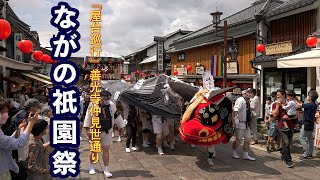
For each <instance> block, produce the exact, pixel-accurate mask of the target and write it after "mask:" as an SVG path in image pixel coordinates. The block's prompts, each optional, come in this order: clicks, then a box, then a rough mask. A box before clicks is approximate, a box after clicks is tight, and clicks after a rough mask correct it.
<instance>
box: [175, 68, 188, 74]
mask: <svg viewBox="0 0 320 180" xmlns="http://www.w3.org/2000/svg"><path fill="white" fill-rule="evenodd" d="M177 71H178V75H180V76H183V75H188V70H187V68H186V67H183V68H177Z"/></svg>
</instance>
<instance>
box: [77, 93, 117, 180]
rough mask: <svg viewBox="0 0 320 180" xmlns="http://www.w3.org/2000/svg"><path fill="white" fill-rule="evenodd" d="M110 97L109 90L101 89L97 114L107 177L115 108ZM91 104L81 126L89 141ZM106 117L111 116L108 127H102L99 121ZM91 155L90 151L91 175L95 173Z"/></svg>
mask: <svg viewBox="0 0 320 180" xmlns="http://www.w3.org/2000/svg"><path fill="white" fill-rule="evenodd" d="M110 97H111V93H110V92H109V91H106V90H102V91H101V103H100V104H101V105H100V107H101V113H100V114H99V117H100V125H101V134H100V138H101V146H102V153H103V163H104V166H105V169H104V174H105V176H107V177H108V178H109V177H112V174H111V173H110V172H109V169H108V165H109V157H110V155H109V152H110V145H111V144H112V131H113V130H112V127H113V125H114V113H115V112H116V110H117V108H116V105H115V104H114V103H113V102H111V101H110ZM93 105H94V104H93V103H90V105H89V107H88V109H87V112H86V117H85V119H84V124H83V127H84V128H85V129H86V131H87V134H88V137H90V141H91V134H90V127H91V119H92V116H91V113H90V109H91V106H93ZM104 107H108V108H104ZM93 115H94V114H93ZM106 117H111V122H108V123H110V124H109V125H108V129H103V127H102V124H101V122H102V120H103V118H106ZM91 157H92V153H90V169H89V174H91V175H93V174H96V172H95V170H94V166H93V161H92V159H91Z"/></svg>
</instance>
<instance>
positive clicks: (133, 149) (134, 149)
mask: <svg viewBox="0 0 320 180" xmlns="http://www.w3.org/2000/svg"><path fill="white" fill-rule="evenodd" d="M131 149H132V151H138V150H139V148H137V146H135V147H132V148H131Z"/></svg>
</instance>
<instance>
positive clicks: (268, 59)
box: [250, 45, 311, 64]
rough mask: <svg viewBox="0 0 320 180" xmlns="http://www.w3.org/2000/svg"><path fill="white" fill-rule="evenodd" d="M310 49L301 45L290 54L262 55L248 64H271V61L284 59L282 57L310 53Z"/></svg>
mask: <svg viewBox="0 0 320 180" xmlns="http://www.w3.org/2000/svg"><path fill="white" fill-rule="evenodd" d="M310 50H311V48H309V47H308V46H307V45H301V46H299V47H298V48H297V49H296V50H295V51H293V52H291V53H285V54H273V55H269V56H267V55H265V54H262V55H260V56H257V57H255V58H254V59H252V60H251V61H250V63H259V64H260V63H263V62H272V61H276V60H277V59H280V58H284V57H288V56H292V55H296V54H300V53H304V52H307V51H310Z"/></svg>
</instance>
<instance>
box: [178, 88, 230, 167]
mask: <svg viewBox="0 0 320 180" xmlns="http://www.w3.org/2000/svg"><path fill="white" fill-rule="evenodd" d="M231 89H233V88H226V89H219V90H212V91H209V90H201V91H199V92H198V93H196V95H195V96H194V97H193V99H192V100H191V101H190V102H191V104H190V105H189V107H188V108H187V110H186V111H185V112H184V114H183V116H182V120H181V126H180V135H181V138H182V140H183V141H185V142H186V143H188V144H192V145H200V146H206V147H207V148H208V154H209V158H208V164H209V165H210V166H212V165H214V164H213V162H212V158H213V157H215V156H216V152H215V148H214V145H215V144H219V143H221V142H222V143H224V144H225V143H228V142H229V140H230V138H231V137H232V102H231V100H229V99H228V98H227V97H226V96H225V95H224V93H225V92H226V91H229V90H231Z"/></svg>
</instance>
